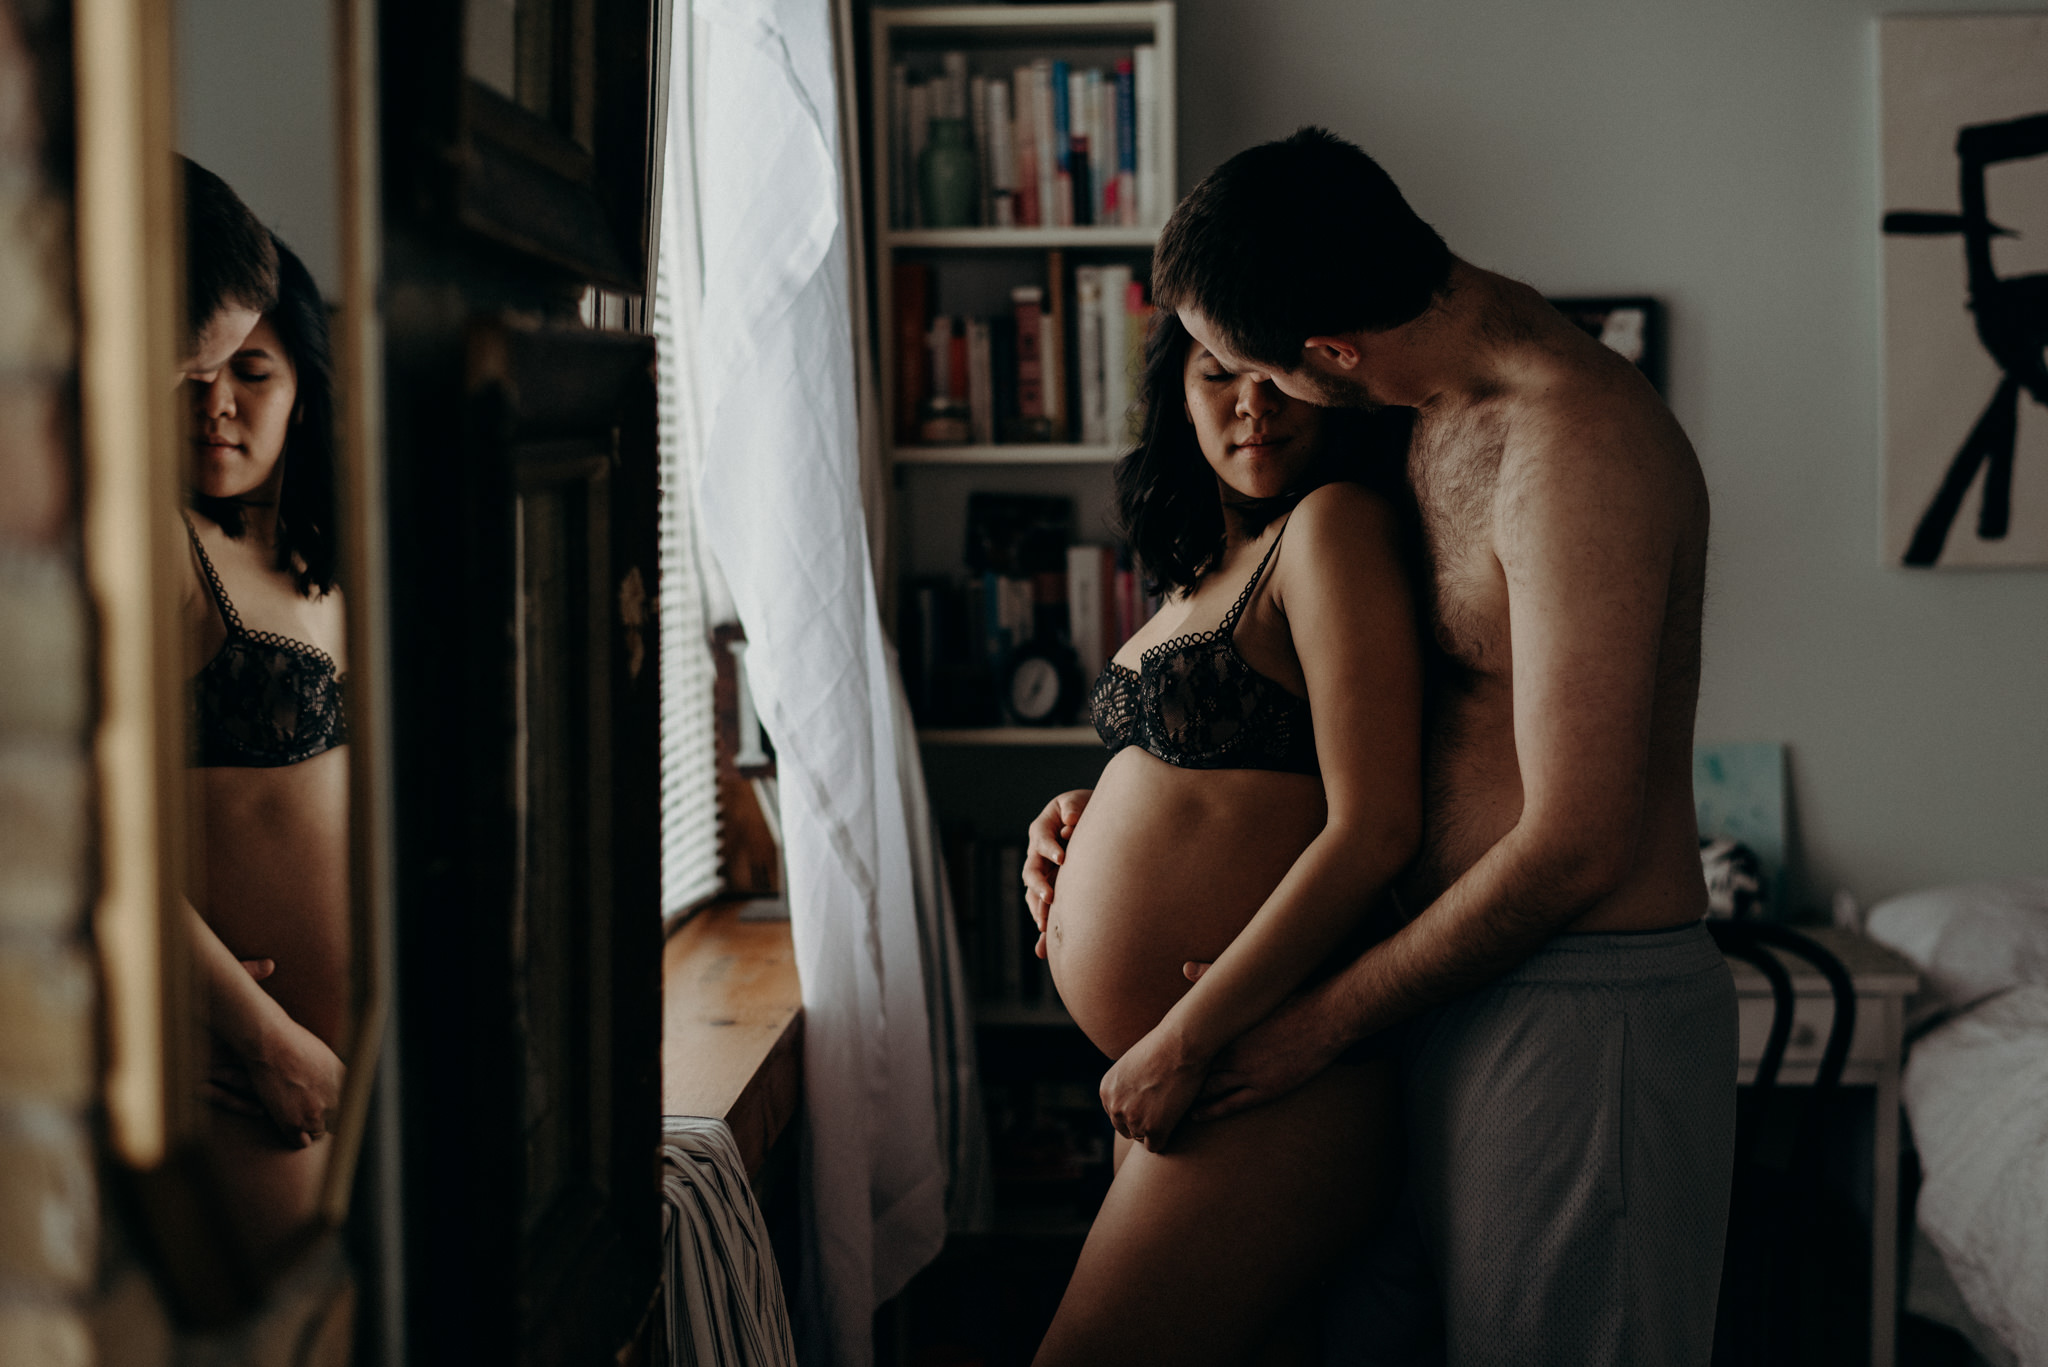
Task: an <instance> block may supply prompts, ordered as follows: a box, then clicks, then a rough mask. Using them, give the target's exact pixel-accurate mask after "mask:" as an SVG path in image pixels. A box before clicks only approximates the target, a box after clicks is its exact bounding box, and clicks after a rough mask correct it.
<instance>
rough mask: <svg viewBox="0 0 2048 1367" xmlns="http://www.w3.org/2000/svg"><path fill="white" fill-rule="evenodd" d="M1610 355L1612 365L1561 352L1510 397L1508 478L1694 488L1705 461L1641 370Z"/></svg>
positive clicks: (1506, 400)
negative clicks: (1589, 478) (1699, 458)
mask: <svg viewBox="0 0 2048 1367" xmlns="http://www.w3.org/2000/svg"><path fill="white" fill-rule="evenodd" d="M1587 340H1588V341H1589V342H1590V341H1591V339H1590V338H1589V339H1587ZM1593 345H1594V346H1596V347H1598V345H1599V344H1598V343H1593ZM1600 350H1602V351H1605V348H1604V347H1603V348H1600ZM1608 355H1609V356H1610V357H1612V363H1611V364H1609V363H1607V362H1606V361H1603V360H1599V359H1597V358H1584V357H1567V358H1560V360H1558V361H1557V362H1555V363H1551V364H1547V365H1544V366H1541V367H1539V368H1537V369H1536V371H1535V374H1534V376H1533V377H1532V380H1531V382H1530V383H1528V384H1526V385H1525V386H1523V387H1521V388H1520V389H1518V390H1517V391H1516V392H1514V393H1512V394H1510V395H1507V396H1504V397H1503V407H1504V408H1505V410H1506V412H1507V415H1508V417H1507V421H1506V423H1505V424H1504V426H1505V429H1506V439H1505V440H1504V442H1503V443H1502V447H1501V453H1500V470H1501V478H1502V481H1503V483H1504V484H1514V483H1520V482H1523V481H1527V480H1531V479H1535V480H1539V481H1540V480H1548V479H1558V478H1562V479H1565V480H1568V481H1569V480H1576V479H1579V478H1587V477H1591V478H1598V479H1601V480H1620V481H1623V482H1625V483H1634V482H1637V481H1647V482H1648V483H1650V484H1652V485H1657V486H1664V487H1669V488H1671V489H1673V490H1674V491H1675V490H1678V489H1681V488H1688V487H1690V485H1691V484H1692V482H1693V480H1694V479H1695V478H1696V477H1697V475H1698V473H1699V462H1698V458H1697V457H1696V456H1695V455H1694V454H1693V449H1692V443H1691V442H1689V441H1688V440H1687V439H1686V436H1685V432H1684V430H1683V429H1682V428H1680V427H1679V425H1678V420H1677V419H1676V418H1674V417H1673V416H1672V414H1671V410H1670V409H1669V408H1667V407H1666V406H1665V404H1664V400H1663V399H1662V397H1660V396H1659V395H1658V393H1657V391H1656V390H1655V389H1653V388H1652V387H1651V386H1650V383H1649V381H1648V380H1647V379H1645V378H1644V377H1643V375H1642V374H1641V372H1640V371H1638V370H1636V368H1635V367H1634V366H1632V365H1630V364H1629V363H1628V362H1627V361H1625V360H1623V359H1622V358H1621V357H1619V356H1613V355H1612V353H1608Z"/></svg>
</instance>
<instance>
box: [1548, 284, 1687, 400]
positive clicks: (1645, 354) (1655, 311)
mask: <svg viewBox="0 0 2048 1367" xmlns="http://www.w3.org/2000/svg"><path fill="white" fill-rule="evenodd" d="M1550 305H1551V307H1552V308H1554V309H1556V310H1557V311H1558V312H1559V313H1562V314H1563V315H1564V316H1565V317H1567V318H1569V319H1571V320H1572V321H1573V322H1574V323H1577V324H1578V325H1579V326H1580V327H1581V328H1583V329H1584V330H1585V331H1586V333H1587V334H1588V335H1590V336H1593V337H1597V338H1598V339H1599V340H1600V342H1601V343H1602V344H1603V345H1604V346H1606V347H1607V348H1609V349H1610V350H1612V351H1617V352H1619V353H1620V354H1621V355H1623V356H1626V357H1627V358H1628V359H1629V360H1631V361H1634V362H1635V363H1636V367H1637V369H1639V370H1641V371H1642V372H1643V374H1645V375H1647V376H1648V377H1649V380H1650V383H1651V384H1653V385H1655V386H1657V392H1658V393H1659V394H1663V393H1664V392H1665V390H1664V305H1663V304H1662V303H1660V302H1659V301H1657V300H1655V299H1652V298H1650V297H1649V296H1647V295H1633V294H1632V295H1616V296H1612V297H1604V298H1598V299H1553V300H1551V301H1550ZM1666 397H1669V396H1668V395H1666Z"/></svg>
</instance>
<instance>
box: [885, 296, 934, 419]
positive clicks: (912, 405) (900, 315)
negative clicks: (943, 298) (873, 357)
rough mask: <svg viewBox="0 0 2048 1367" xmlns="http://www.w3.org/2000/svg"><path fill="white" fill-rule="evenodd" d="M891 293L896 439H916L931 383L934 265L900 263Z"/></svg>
mask: <svg viewBox="0 0 2048 1367" xmlns="http://www.w3.org/2000/svg"><path fill="white" fill-rule="evenodd" d="M890 293H891V296H892V298H893V301H894V306H895V311H896V320H895V327H896V440H897V441H898V442H913V441H916V440H917V426H918V418H919V414H918V406H919V405H920V404H921V403H922V402H923V401H924V396H925V394H926V392H927V387H928V385H929V383H930V376H929V374H928V373H927V369H926V364H925V362H926V349H925V333H926V329H927V328H928V327H929V326H930V310H931V267H929V266H927V265H924V264H922V263H918V262H902V261H899V262H897V263H896V265H895V268H894V269H893V270H892V271H891V273H890Z"/></svg>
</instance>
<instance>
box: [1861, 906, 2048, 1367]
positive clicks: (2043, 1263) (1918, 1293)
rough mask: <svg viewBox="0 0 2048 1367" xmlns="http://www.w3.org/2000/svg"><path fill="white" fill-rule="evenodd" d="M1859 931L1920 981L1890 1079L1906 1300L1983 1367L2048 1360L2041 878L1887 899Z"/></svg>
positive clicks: (2047, 1008)
mask: <svg viewBox="0 0 2048 1367" xmlns="http://www.w3.org/2000/svg"><path fill="white" fill-rule="evenodd" d="M1866 929H1867V931H1868V933H1869V934H1870V936H1871V937H1872V938H1873V939H1876V940H1879V941H1881V942H1882V943H1884V944H1886V945H1889V946H1890V947H1891V948H1893V949H1895V950H1897V951H1898V952H1899V953H1901V954H1903V955H1905V956H1906V957H1907V958H1909V959H1911V960H1912V961H1913V962H1914V963H1915V964H1916V965H1917V966H1918V967H1919V969H1920V971H1921V974H1922V976H1923V979H1924V982H1925V986H1924V988H1923V990H1922V991H1921V992H1920V994H1919V995H1918V996H1916V997H1915V998H1914V999H1913V1000H1912V1001H1911V1002H1910V1003H1909V1016H1908V1019H1907V1023H1906V1024H1907V1039H1908V1041H1909V1049H1908V1053H1907V1057H1906V1070H1905V1077H1904V1083H1903V1088H1902V1095H1903V1099H1904V1102H1905V1108H1906V1115H1907V1118H1908V1120H1909V1121H1910V1122H1911V1125H1912V1133H1913V1142H1914V1144H1915V1146H1916V1148H1917V1149H1918V1151H1919V1155H1920V1165H1921V1170H1922V1174H1923V1178H1922V1184H1921V1187H1920V1195H1919V1200H1918V1203H1917V1206H1916V1210H1915V1219H1916V1223H1917V1231H1916V1238H1915V1247H1914V1254H1913V1261H1914V1264H1915V1265H1914V1267H1913V1272H1912V1278H1911V1282H1910V1283H1909V1286H1908V1290H1907V1308H1908V1309H1910V1310H1913V1311H1915V1312H1917V1313H1920V1314H1923V1315H1927V1316H1928V1317H1930V1318H1933V1319H1937V1320H1941V1321H1943V1322H1946V1323H1949V1324H1950V1325H1952V1326H1953V1327H1954V1328H1956V1329H1957V1330H1959V1331H1960V1332H1961V1333H1963V1334H1964V1336H1965V1337H1967V1338H1969V1339H1970V1340H1971V1342H1972V1343H1973V1344H1974V1345H1975V1346H1976V1348H1977V1350H1978V1352H1979V1354H1980V1355H1981V1356H1982V1357H1984V1358H1985V1360H1986V1361H1988V1362H1990V1363H1992V1364H1994V1367H2006V1364H2017V1365H2018V1367H2048V878H2027V879H2008V880H2005V881H2002V882H1995V883H1979V884H1972V885H1969V886H1965V887H1953V888H1940V889H1935V890H1932V891H1928V892H1919V893H1913V894H1911V895H1908V896H1904V897H1897V898H1893V899H1891V900H1890V901H1887V902H1884V903H1882V904H1881V905H1879V906H1877V907H1874V908H1872V910H1871V912H1870V915H1869V917H1868V919H1867V922H1866ZM1930 1254H1932V1255H1934V1256H1932V1257H1930V1256H1929V1255H1930Z"/></svg>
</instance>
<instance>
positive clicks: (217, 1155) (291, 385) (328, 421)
mask: <svg viewBox="0 0 2048 1367" xmlns="http://www.w3.org/2000/svg"><path fill="white" fill-rule="evenodd" d="M274 246H275V248H276V253H277V268H278V269H277V278H278V301H277V305H276V307H274V308H272V309H271V310H269V311H268V312H266V313H265V314H263V316H262V318H261V320H260V321H258V322H257V323H256V325H255V328H254V330H253V331H251V332H250V333H249V334H248V337H247V338H246V339H245V340H244V341H243V342H242V344H241V345H240V346H239V347H238V348H236V349H235V351H234V353H233V355H232V356H231V357H230V358H229V359H228V360H227V362H226V364H225V365H223V366H221V368H220V369H218V370H216V371H209V372H203V373H199V374H192V375H188V377H187V390H188V395H189V397H190V399H191V402H192V428H191V430H192V442H193V446H192V457H191V467H190V472H189V483H190V492H191V504H192V511H191V512H190V513H188V514H187V517H186V530H187V532H188V533H189V535H190V543H191V551H192V554H191V566H192V571H193V572H192V576H191V579H190V582H189V583H188V585H187V590H186V614H187V622H188V627H189V630H190V632H191V635H192V637H193V638H194V640H195V641H196V642H197V650H196V652H195V656H194V658H196V659H199V660H204V661H205V663H204V664H203V665H202V666H201V667H200V669H199V672H198V674H197V676H196V677H195V678H194V679H193V681H192V689H193V713H194V719H193V724H194V730H195V733H196V734H195V736H194V749H195V754H194V760H193V763H194V766H195V778H196V780H197V791H198V794H199V798H198V811H199V814H200V828H201V834H202V838H203V844H202V846H201V857H200V858H199V859H198V860H197V861H196V868H195V877H194V879H193V881H192V885H191V887H192V901H193V904H194V907H195V908H196V914H195V915H194V916H193V917H192V925H193V942H194V955H195V958H196V960H197V965H198V970H199V978H200V982H201V984H202V986H203V989H204V991H205V996H206V1007H207V1017H208V1025H209V1027H210V1030H211V1033H212V1035H213V1038H214V1042H215V1063H214V1066H213V1069H212V1073H211V1078H210V1081H209V1085H208V1096H209V1099H210V1100H211V1101H212V1103H213V1105H212V1115H211V1123H210V1124H209V1126H208V1128H207V1140H206V1142H207V1147H208V1149H209V1151H210V1153H211V1155H212V1158H213V1163H214V1167H215V1170H216V1174H217V1176H218V1177H219V1183H218V1185H219V1189H220V1192H221V1199H222V1201H223V1202H224V1203H225V1204H226V1205H227V1206H228V1207H229V1208H230V1210H231V1213H232V1215H233V1218H234V1221H235V1224H236V1225H237V1227H238V1228H239V1229H241V1230H242V1232H243V1233H244V1235H245V1239H246V1243H247V1246H248V1251H249V1252H250V1253H251V1254H252V1255H254V1256H255V1257H256V1258H257V1259H259V1260H263V1261H268V1260H270V1259H273V1258H276V1257H279V1256H281V1255H284V1254H286V1253H288V1252H289V1251H290V1250H291V1248H292V1246H293V1245H294V1243H295V1242H296V1241H297V1240H298V1239H299V1238H301V1237H302V1236H303V1235H304V1234H305V1233H306V1231H307V1230H308V1229H309V1228H310V1227H311V1225H312V1223H313V1218H314V1212H315V1209H316V1207H317V1203H318V1198H319V1192H320V1185H321V1180H322V1178H323V1177H324V1176H325V1173H326V1165H327V1153H328V1149H329V1147H330V1141H329V1140H328V1139H327V1138H326V1134H327V1128H328V1126H329V1124H330V1123H331V1121H332V1119H333V1114H334V1111H335V1108H336V1107H337V1106H338V1104H339V1101H340V1094H341V1083H342V1077H343V1073H344V1069H343V1066H342V1062H341V1059H340V1057H339V1052H338V1051H339V1050H341V1049H342V1048H344V1047H345V1035H346V1031H347V1026H348V1014H349V953H350V935H349V917H348V907H349V897H348V889H349V885H348V751H347V748H346V741H347V735H346V731H345V728H344V723H343V715H342V676H343V673H344V671H345V669H346V662H347V657H346V653H345V650H344V644H345V641H344V628H343V612H342V596H341V591H340V589H339V588H337V587H336V581H335V556H336V540H335V533H334V512H335V506H334V504H335V495H334V473H335V472H334V425H333V424H334V417H333V400H332V388H331V383H332V382H331V378H330V376H331V362H330V359H329V356H330V353H329V348H328V341H327V323H326V311H325V306H324V305H323V303H322V302H321V299H320V295H319V291H318V290H317V289H316V288H315V287H314V284H313V278H312V276H311V275H310V274H309V273H308V272H307V270H306V268H305V266H304V265H303V264H301V263H300V261H299V259H298V258H297V257H296V256H294V255H292V253H291V252H290V251H289V250H287V249H285V247H284V245H283V244H282V243H275V244H274ZM238 960H239V961H240V962H237V961H238ZM259 978H260V979H261V981H260V982H259V981H258V980H259Z"/></svg>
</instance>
